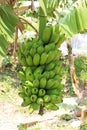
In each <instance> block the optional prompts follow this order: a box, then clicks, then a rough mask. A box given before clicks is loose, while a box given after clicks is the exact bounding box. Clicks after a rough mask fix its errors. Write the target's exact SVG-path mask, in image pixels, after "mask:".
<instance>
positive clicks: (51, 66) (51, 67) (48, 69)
mask: <svg viewBox="0 0 87 130" xmlns="http://www.w3.org/2000/svg"><path fill="white" fill-rule="evenodd" d="M54 67H55V62H50V63H49V64H47V65H46V71H50V70H52V69H54Z"/></svg>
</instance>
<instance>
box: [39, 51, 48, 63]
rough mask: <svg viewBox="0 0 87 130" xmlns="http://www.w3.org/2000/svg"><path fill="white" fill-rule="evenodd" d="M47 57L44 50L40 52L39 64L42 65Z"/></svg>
mask: <svg viewBox="0 0 87 130" xmlns="http://www.w3.org/2000/svg"><path fill="white" fill-rule="evenodd" d="M47 57H48V55H47V53H46V52H44V53H42V54H41V59H40V65H44V64H45V63H46V61H47Z"/></svg>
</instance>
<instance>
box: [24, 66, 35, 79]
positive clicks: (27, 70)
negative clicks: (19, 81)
mask: <svg viewBox="0 0 87 130" xmlns="http://www.w3.org/2000/svg"><path fill="white" fill-rule="evenodd" d="M25 73H26V80H29V81H31V82H33V80H34V75H33V73H32V70H31V68H30V67H27V68H26V69H25Z"/></svg>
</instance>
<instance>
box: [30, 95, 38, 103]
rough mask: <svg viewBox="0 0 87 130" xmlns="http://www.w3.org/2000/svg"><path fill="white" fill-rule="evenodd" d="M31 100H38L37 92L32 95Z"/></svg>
mask: <svg viewBox="0 0 87 130" xmlns="http://www.w3.org/2000/svg"><path fill="white" fill-rule="evenodd" d="M30 100H31V102H36V100H37V95H35V94H33V95H31V97H30Z"/></svg>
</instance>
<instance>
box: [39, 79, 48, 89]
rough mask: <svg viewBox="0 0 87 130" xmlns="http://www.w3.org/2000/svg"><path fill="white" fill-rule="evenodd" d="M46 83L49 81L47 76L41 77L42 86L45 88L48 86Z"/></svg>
mask: <svg viewBox="0 0 87 130" xmlns="http://www.w3.org/2000/svg"><path fill="white" fill-rule="evenodd" d="M46 83H47V80H46V78H41V79H40V88H45V87H46Z"/></svg>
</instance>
